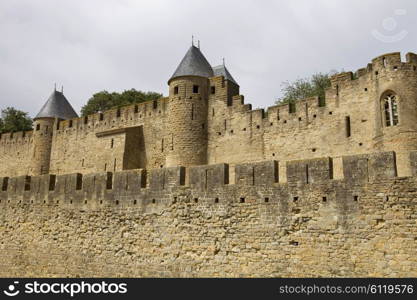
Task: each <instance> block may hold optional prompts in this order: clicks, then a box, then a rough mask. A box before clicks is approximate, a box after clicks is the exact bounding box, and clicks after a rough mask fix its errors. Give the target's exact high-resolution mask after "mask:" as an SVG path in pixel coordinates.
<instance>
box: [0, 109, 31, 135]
mask: <svg viewBox="0 0 417 300" xmlns="http://www.w3.org/2000/svg"><path fill="white" fill-rule="evenodd" d="M31 129H32V119H31V118H30V117H29V116H28V113H26V112H23V111H20V110H17V109H15V108H13V107H7V108H6V109H3V110H2V111H1V118H0V133H5V132H17V131H27V130H31Z"/></svg>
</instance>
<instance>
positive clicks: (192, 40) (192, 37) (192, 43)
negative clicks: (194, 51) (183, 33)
mask: <svg viewBox="0 0 417 300" xmlns="http://www.w3.org/2000/svg"><path fill="white" fill-rule="evenodd" d="M191 46H194V35H191Z"/></svg>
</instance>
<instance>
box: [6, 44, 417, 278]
mask: <svg viewBox="0 0 417 300" xmlns="http://www.w3.org/2000/svg"><path fill="white" fill-rule="evenodd" d="M192 50H193V51H195V49H192ZM416 68H417V55H415V54H412V53H409V54H407V55H406V61H405V62H402V61H401V56H400V54H399V53H392V54H385V55H383V56H380V57H377V58H375V59H374V60H373V61H372V63H371V64H369V65H368V66H367V67H366V68H365V69H360V70H358V71H357V72H356V75H355V76H354V75H353V74H352V73H350V72H347V73H341V74H337V75H335V76H333V77H332V86H331V88H330V89H328V90H327V91H326V97H325V99H318V98H312V99H305V100H301V101H299V102H297V103H296V104H295V105H294V106H293V105H278V106H273V107H270V108H268V109H267V110H266V111H264V110H262V109H256V110H252V108H251V105H250V104H245V103H244V98H243V96H241V95H239V86H238V85H237V84H236V83H235V82H233V81H231V80H226V79H225V77H224V76H212V77H210V78H201V77H195V76H194V77H193V76H182V77H181V76H178V77H175V78H172V79H171V80H170V81H169V96H168V97H167V98H162V99H159V100H157V101H152V102H147V103H141V104H137V105H131V106H127V107H122V108H118V109H113V110H109V111H106V112H103V113H98V114H94V115H91V116H87V117H83V118H75V119H73V118H71V119H67V120H58V119H51V118H41V119H37V120H35V126H34V131H32V132H26V133H14V134H3V135H1V139H0V160H1V164H0V188H1V190H0V237H1V239H0V249H1V250H2V255H3V259H2V267H1V268H0V275H1V276H17V277H20V276H98V277H100V276H101V277H103V276H104V277H105V276H111V277H113V276H157V277H162V276H169V277H177V276H186V277H204V276H210V277H219V276H226V277H229V276H236V277H237V276H240V277H242V276H245V277H252V276H256V277H259V276H261V277H269V276H275V277H276V276H291V277H292V276H309V277H310V276H311V277H315V276H383V277H396V276H398V277H413V276H416V275H417V273H416V270H417V260H416V257H417V256H416V249H417V247H416V246H417V239H416V225H417V215H416V199H417V197H416V193H417V186H416V175H417V152H416V150H417V135H416V134H417V128H416V127H417V120H416V118H417V114H416V108H417V80H416V79H417V70H416ZM196 86H197V88H196ZM388 94H389V95H395V97H396V101H397V104H398V122H397V123H395V126H387V119H386V118H387V115H386V114H385V107H384V105H385V103H384V102H383V100H384V97H385V96H386V95H388Z"/></svg>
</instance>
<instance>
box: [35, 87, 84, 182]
mask: <svg viewBox="0 0 417 300" xmlns="http://www.w3.org/2000/svg"><path fill="white" fill-rule="evenodd" d="M77 117H78V115H77V113H76V112H75V111H74V109H73V108H72V106H71V104H70V103H69V102H68V100H67V99H66V98H65V96H64V94H63V93H62V92H58V91H57V90H54V91H53V93H52V94H51V96H50V97H49V98H48V100H47V101H46V103H45V104H44V106H43V107H42V108H41V110H40V112H39V113H38V114H37V115H36V117H35V118H34V123H33V126H34V128H33V129H34V130H33V155H32V161H31V166H30V171H29V173H30V175H35V176H36V175H43V174H48V173H49V166H50V160H51V149H52V132H53V129H54V126H55V122H59V121H61V120H67V119H72V118H77Z"/></svg>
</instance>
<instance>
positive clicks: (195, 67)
mask: <svg viewBox="0 0 417 300" xmlns="http://www.w3.org/2000/svg"><path fill="white" fill-rule="evenodd" d="M213 74H214V73H213V69H212V67H211V66H210V64H209V62H208V61H207V59H206V58H205V57H204V55H203V53H201V51H200V49H199V48H197V47H196V46H194V45H192V46H191V47H190V49H188V51H187V53H186V54H185V56H184V58H183V59H182V60H181V62H180V64H179V65H178V67H177V69H176V70H175V72H174V74H173V75H172V76H171V78H170V79H169V81H168V84H169V82H170V81H171V80H173V79H174V78H178V77H182V76H198V77H206V78H209V77H212V76H213Z"/></svg>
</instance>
